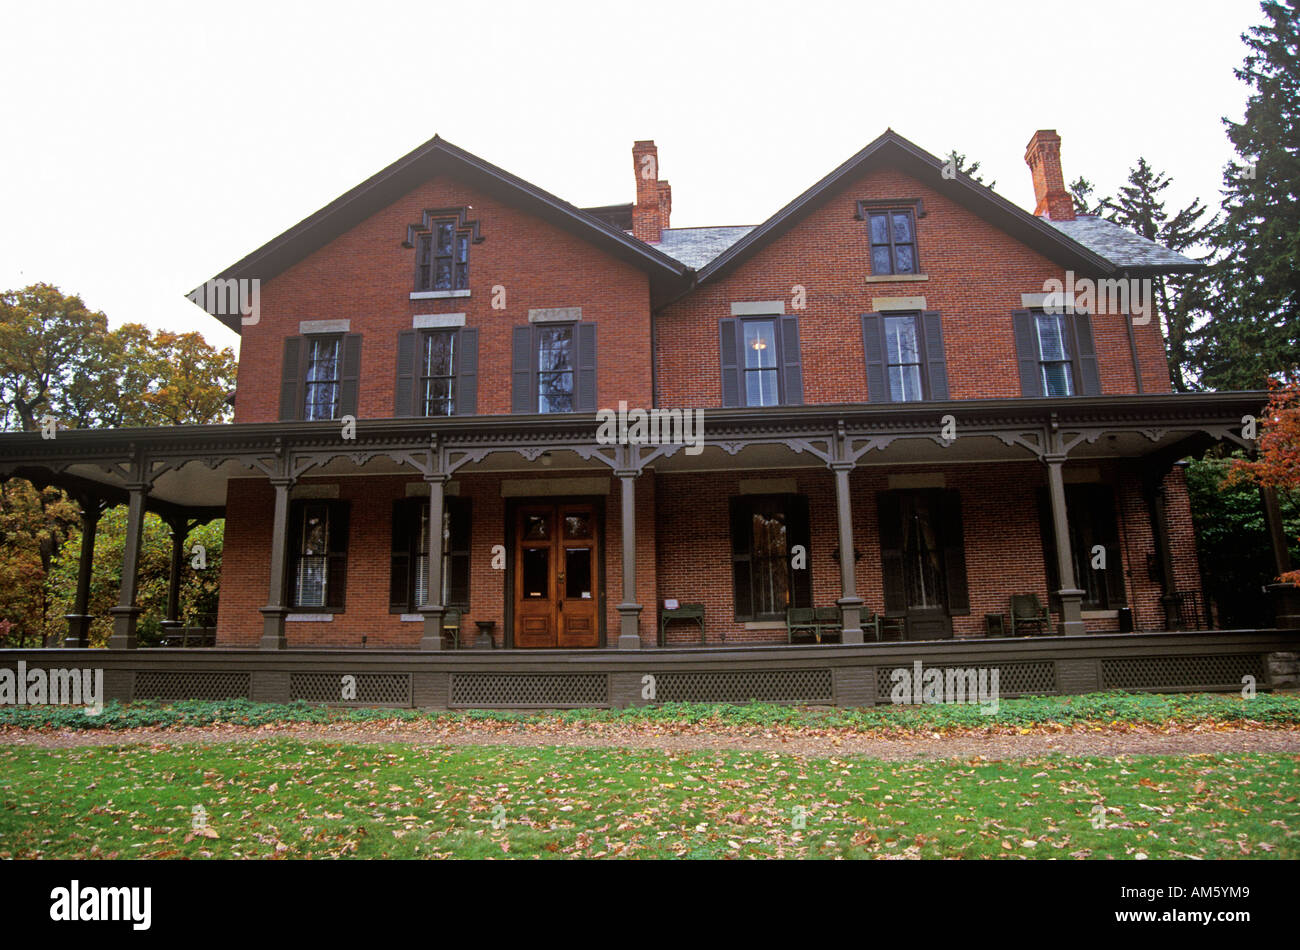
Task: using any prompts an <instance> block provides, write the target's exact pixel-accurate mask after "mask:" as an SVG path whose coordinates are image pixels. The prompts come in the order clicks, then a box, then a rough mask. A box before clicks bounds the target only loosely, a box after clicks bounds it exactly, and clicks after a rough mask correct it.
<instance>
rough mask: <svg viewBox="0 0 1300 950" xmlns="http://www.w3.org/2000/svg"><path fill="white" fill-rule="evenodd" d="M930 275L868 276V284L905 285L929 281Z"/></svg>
mask: <svg viewBox="0 0 1300 950" xmlns="http://www.w3.org/2000/svg"><path fill="white" fill-rule="evenodd" d="M929 279H930V275H929V274H868V275H867V283H868V284H903V283H914V282H916V281H920V280H929Z"/></svg>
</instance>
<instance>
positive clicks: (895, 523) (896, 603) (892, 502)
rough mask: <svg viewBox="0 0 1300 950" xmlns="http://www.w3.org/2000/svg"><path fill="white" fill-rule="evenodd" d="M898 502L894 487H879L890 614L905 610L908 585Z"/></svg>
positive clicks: (882, 560)
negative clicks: (889, 488) (882, 488)
mask: <svg viewBox="0 0 1300 950" xmlns="http://www.w3.org/2000/svg"><path fill="white" fill-rule="evenodd" d="M899 502H900V497H899V493H898V492H896V491H882V492H880V493H879V494H877V495H876V511H877V514H878V515H879V518H880V521H879V526H878V531H877V533H878V534H879V535H880V573H881V580H882V581H883V584H884V589H885V612H886V613H888V614H893V615H898V614H902V613H904V612H905V611H906V610H907V589H906V586H905V582H904V579H903V514H902V509H901V506H900V504H899Z"/></svg>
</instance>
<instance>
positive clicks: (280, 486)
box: [260, 477, 293, 650]
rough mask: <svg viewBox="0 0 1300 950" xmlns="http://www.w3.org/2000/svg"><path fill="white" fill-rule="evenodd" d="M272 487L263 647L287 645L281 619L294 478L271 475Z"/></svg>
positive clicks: (286, 609) (286, 611)
mask: <svg viewBox="0 0 1300 950" xmlns="http://www.w3.org/2000/svg"><path fill="white" fill-rule="evenodd" d="M271 487H272V488H274V489H275V514H274V515H273V520H272V521H271V578H270V584H269V590H268V593H267V598H266V606H265V607H263V608H262V642H261V644H260V645H261V648H262V649H263V650H283V649H284V648H285V647H286V646H288V640H287V639H286V638H285V635H284V618H285V617H287V616H288V614H289V603H288V598H287V597H286V596H285V587H286V583H285V582H286V576H287V574H288V559H289V490H290V489H291V488H292V487H293V479H292V478H285V477H275V478H272V479H271Z"/></svg>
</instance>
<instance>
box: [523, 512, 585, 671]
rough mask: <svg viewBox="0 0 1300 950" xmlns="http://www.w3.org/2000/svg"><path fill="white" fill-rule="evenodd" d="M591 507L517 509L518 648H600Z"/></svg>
mask: <svg viewBox="0 0 1300 950" xmlns="http://www.w3.org/2000/svg"><path fill="white" fill-rule="evenodd" d="M596 542H597V539H596V511H595V507H594V506H593V505H591V504H583V503H572V504H569V503H563V504H537V505H521V506H520V507H519V508H518V510H517V511H516V513H515V555H514V557H515V561H514V574H515V609H514V627H515V630H514V633H515V646H517V647H569V648H578V647H596V646H599V645H600V614H599V610H600V593H599V591H598V590H597V589H596V588H597V584H598V581H599V577H600V572H599V569H598V564H599V555H600V552H599V551H598V550H597V543H596Z"/></svg>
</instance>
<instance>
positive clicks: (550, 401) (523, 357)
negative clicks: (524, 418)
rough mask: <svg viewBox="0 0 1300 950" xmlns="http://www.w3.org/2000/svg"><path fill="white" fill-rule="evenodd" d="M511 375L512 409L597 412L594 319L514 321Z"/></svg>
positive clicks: (539, 411) (549, 411) (543, 411)
mask: <svg viewBox="0 0 1300 950" xmlns="http://www.w3.org/2000/svg"><path fill="white" fill-rule="evenodd" d="M510 379H511V382H510V388H511V396H510V406H511V411H512V412H517V413H534V412H535V413H553V412H594V411H595V410H596V325H595V324H594V323H587V322H583V321H577V322H574V323H539V324H532V323H530V324H529V325H528V326H522V327H515V329H514V339H513V341H512V345H511V367H510Z"/></svg>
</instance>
